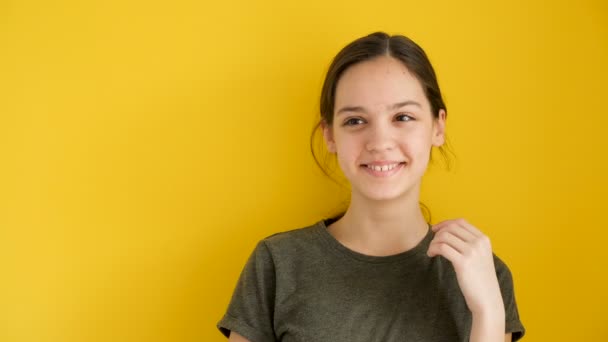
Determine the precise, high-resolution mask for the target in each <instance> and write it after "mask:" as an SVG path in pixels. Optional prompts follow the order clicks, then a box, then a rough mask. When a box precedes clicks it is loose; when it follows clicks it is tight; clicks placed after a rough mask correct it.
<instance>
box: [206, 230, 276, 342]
mask: <svg viewBox="0 0 608 342" xmlns="http://www.w3.org/2000/svg"><path fill="white" fill-rule="evenodd" d="M274 298H275V269H274V263H273V260H272V255H271V254H270V251H269V250H268V247H267V246H266V244H265V243H264V241H260V242H259V243H258V245H257V246H256V248H255V250H254V251H253V253H252V254H251V255H250V256H249V259H248V260H247V263H246V264H245V267H244V268H243V270H242V272H241V275H240V277H239V280H238V282H237V285H236V288H235V290H234V292H233V294H232V299H231V300H230V304H229V305H228V309H227V311H226V313H225V314H224V317H222V319H221V320H220V321H219V322H218V324H217V328H218V329H219V330H220V332H221V333H222V334H224V336H226V337H228V336H230V332H231V331H235V332H237V333H238V334H240V335H242V336H244V337H245V338H247V339H248V340H250V341H251V342H266V341H275V340H276V339H275V335H274V329H273V316H274Z"/></svg>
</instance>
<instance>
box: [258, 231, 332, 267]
mask: <svg viewBox="0 0 608 342" xmlns="http://www.w3.org/2000/svg"><path fill="white" fill-rule="evenodd" d="M324 228H325V226H324V223H323V221H319V222H317V223H314V224H311V225H308V226H305V227H300V228H295V229H291V230H286V231H282V232H278V233H274V234H272V235H270V236H267V237H266V238H264V239H262V240H260V241H259V242H258V246H257V249H262V250H264V252H265V253H267V254H268V255H269V256H270V257H271V258H272V259H273V260H274V261H275V262H277V263H285V262H289V261H294V260H296V259H298V260H299V259H303V258H304V259H305V258H309V257H311V256H313V255H317V256H318V255H319V253H322V252H323V249H324V244H323V243H322V242H321V241H322V240H323V238H322V233H323V229H324Z"/></svg>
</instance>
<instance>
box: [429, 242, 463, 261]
mask: <svg viewBox="0 0 608 342" xmlns="http://www.w3.org/2000/svg"><path fill="white" fill-rule="evenodd" d="M427 255H428V256H429V257H434V256H437V255H441V256H442V257H444V258H446V259H448V260H449V261H450V262H451V263H452V265H456V264H457V263H458V262H459V260H460V258H461V257H462V255H461V254H460V253H458V251H457V250H456V249H454V248H453V247H452V246H450V245H448V244H447V243H434V244H431V245H430V246H429V250H428V251H427Z"/></svg>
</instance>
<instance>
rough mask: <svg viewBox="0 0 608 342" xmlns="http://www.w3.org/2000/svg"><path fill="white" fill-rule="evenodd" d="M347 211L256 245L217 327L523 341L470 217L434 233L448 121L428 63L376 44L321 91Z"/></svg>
mask: <svg viewBox="0 0 608 342" xmlns="http://www.w3.org/2000/svg"><path fill="white" fill-rule="evenodd" d="M320 104H321V108H320V109H321V118H320V122H319V125H318V127H319V128H320V129H322V131H323V136H324V140H325V143H326V146H327V150H328V151H329V152H330V153H332V154H335V156H336V158H337V161H338V165H339V166H340V168H341V170H342V172H343V174H344V175H345V176H346V179H347V180H348V181H349V183H350V185H351V199H350V204H349V207H348V209H347V210H346V212H345V213H343V214H342V215H340V216H338V217H335V218H331V219H326V220H321V221H319V222H317V223H316V224H314V225H311V226H308V227H304V228H300V229H295V230H291V231H287V232H282V233H277V234H274V235H272V236H269V237H267V238H266V239H263V240H262V241H260V242H259V243H258V245H257V247H256V248H255V250H254V251H253V253H252V255H251V256H250V258H249V260H248V261H247V264H246V265H245V268H244V269H243V271H242V273H241V276H240V278H239V281H238V283H237V286H236V289H235V291H234V293H233V295H232V300H231V302H230V305H229V307H228V310H227V312H226V314H225V315H224V317H223V318H222V319H221V320H220V322H219V323H218V328H219V329H220V331H221V332H222V333H223V334H224V335H225V336H228V337H229V340H230V341H231V342H237V341H239V342H245V341H251V342H265V341H285V342H316V341H319V342H322V341H326V342H341V341H344V342H346V341H349V342H353V341H361V342H370V341H378V342H384V341H389V342H390V341H424V342H432V341H437V342H446V341H462V342H473V341H475V342H499V341H517V340H519V339H520V338H521V337H522V336H523V335H524V333H525V329H524V327H523V325H522V323H521V321H520V319H519V315H518V311H517V305H516V302H515V296H514V291H513V281H512V278H511V273H510V271H509V269H508V267H507V266H506V265H505V264H504V262H502V261H501V260H500V259H499V258H498V257H496V255H494V254H493V252H492V247H491V244H490V239H489V238H488V237H487V236H486V235H484V234H483V233H482V232H481V231H480V230H479V229H478V228H477V227H475V226H474V225H472V224H471V223H469V222H468V221H466V220H464V219H453V220H446V221H443V222H440V223H437V224H435V225H432V226H431V225H430V224H429V223H427V222H426V220H425V217H424V215H423V213H422V211H421V208H420V205H419V200H420V184H421V179H422V176H423V174H424V173H425V171H426V169H427V165H428V163H429V160H430V156H431V149H432V148H433V147H436V148H439V149H440V151H442V152H444V150H443V148H444V147H443V145H444V142H445V129H446V118H447V110H446V106H445V104H444V102H443V99H442V96H441V92H440V90H439V85H438V83H437V79H436V76H435V72H434V70H433V67H432V66H431V64H430V62H429V60H428V58H427V56H426V54H425V52H424V51H423V50H422V49H421V48H420V47H419V46H418V45H417V44H416V43H414V42H413V41H412V40H410V39H408V38H406V37H404V36H399V35H396V36H389V35H387V34H385V33H383V32H376V33H373V34H370V35H368V36H365V37H362V38H359V39H357V40H355V41H353V42H352V43H350V44H348V45H347V46H346V47H344V48H343V49H342V50H341V51H340V52H339V53H338V54H337V55H336V57H335V58H334V60H333V62H332V64H331V66H330V68H329V71H328V72H327V75H326V78H325V82H324V84H323V89H322V93H321V103H320Z"/></svg>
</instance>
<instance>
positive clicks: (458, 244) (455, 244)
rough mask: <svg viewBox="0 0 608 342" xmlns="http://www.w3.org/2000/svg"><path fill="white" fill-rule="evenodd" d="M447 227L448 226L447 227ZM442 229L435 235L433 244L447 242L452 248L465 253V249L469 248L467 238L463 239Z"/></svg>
mask: <svg viewBox="0 0 608 342" xmlns="http://www.w3.org/2000/svg"><path fill="white" fill-rule="evenodd" d="M445 229H447V228H445ZM445 229H443V230H441V231H439V233H437V234H436V235H435V237H434V238H433V240H431V244H433V243H446V244H448V245H450V246H451V247H452V248H454V249H455V250H457V251H458V252H459V253H461V254H465V251H466V250H467V248H468V244H467V242H466V241H465V240H463V239H461V238H460V237H458V236H457V235H455V234H453V233H452V232H450V231H447V230H445Z"/></svg>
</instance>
